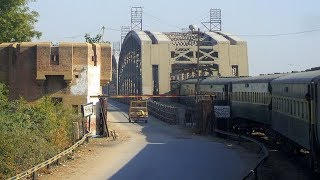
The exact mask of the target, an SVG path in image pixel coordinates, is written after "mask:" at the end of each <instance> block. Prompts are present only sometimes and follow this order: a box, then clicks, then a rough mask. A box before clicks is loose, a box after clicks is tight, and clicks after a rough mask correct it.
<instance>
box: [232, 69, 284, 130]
mask: <svg viewBox="0 0 320 180" xmlns="http://www.w3.org/2000/svg"><path fill="white" fill-rule="evenodd" d="M281 76H284V74H272V75H262V76H256V77H244V78H241V79H237V80H236V81H234V82H233V83H232V98H231V104H232V117H233V118H240V119H245V120H251V122H257V123H261V124H262V125H264V126H269V125H270V124H271V113H270V112H271V109H272V107H271V105H272V104H271V93H272V89H271V85H270V83H271V81H272V80H274V79H276V78H278V77H281Z"/></svg>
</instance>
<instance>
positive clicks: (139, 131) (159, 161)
mask: <svg viewBox="0 0 320 180" xmlns="http://www.w3.org/2000/svg"><path fill="white" fill-rule="evenodd" d="M127 110H128V106H126V105H123V104H120V103H117V102H112V101H111V102H110V103H109V106H108V121H109V123H113V124H116V126H117V127H118V128H119V129H121V131H123V132H125V133H126V134H127V135H128V136H129V137H130V138H129V140H128V141H125V142H122V143H117V144H115V145H113V146H110V147H108V148H106V149H105V150H104V151H103V153H100V154H99V155H98V156H99V157H98V158H97V159H95V160H94V163H90V165H87V166H85V165H79V166H82V168H81V167H80V168H78V169H77V170H74V171H72V173H68V174H67V175H63V176H62V175H61V176H59V177H57V176H52V177H51V178H53V179H54V178H59V179H76V180H78V179H114V180H118V179H121V180H122V179H139V180H141V179H184V180H188V179H201V180H204V179H210V180H212V179H216V180H219V179H228V180H233V179H235V180H238V179H242V177H243V176H244V175H245V174H246V172H248V170H249V169H250V167H252V165H253V164H254V162H255V161H256V160H257V157H256V155H255V154H251V153H249V152H248V151H246V150H245V149H243V148H242V147H239V146H236V145H234V144H231V143H226V142H224V141H222V140H219V139H215V138H208V137H202V136H197V135H192V134H191V133H190V131H186V130H184V129H182V128H179V127H178V126H172V125H168V124H166V123H163V122H161V121H159V120H157V119H155V118H153V117H150V119H149V121H148V123H144V122H140V123H128V119H127V117H128V115H127V113H126V112H128V111H127ZM92 164H93V165H92ZM75 171H76V172H75Z"/></svg>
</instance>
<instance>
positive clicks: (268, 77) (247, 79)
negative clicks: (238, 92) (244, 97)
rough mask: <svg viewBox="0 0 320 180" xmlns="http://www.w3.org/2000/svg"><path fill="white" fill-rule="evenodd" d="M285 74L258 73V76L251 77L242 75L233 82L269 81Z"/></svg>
mask: <svg viewBox="0 0 320 180" xmlns="http://www.w3.org/2000/svg"><path fill="white" fill-rule="evenodd" d="M285 75H286V74H267V75H260V76H252V77H244V78H241V79H238V80H237V81H235V82H234V84H240V83H269V82H271V81H272V80H274V79H276V78H279V77H282V76H285Z"/></svg>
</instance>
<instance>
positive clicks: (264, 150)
mask: <svg viewBox="0 0 320 180" xmlns="http://www.w3.org/2000/svg"><path fill="white" fill-rule="evenodd" d="M214 131H215V132H217V133H220V134H224V135H227V136H231V137H233V138H235V139H237V140H238V141H239V142H240V140H241V139H244V140H247V141H251V142H253V143H255V144H257V145H258V146H259V147H260V149H259V151H258V152H257V154H260V153H261V152H262V153H263V154H264V155H263V156H262V157H261V158H259V160H258V161H257V163H256V165H255V166H254V167H253V168H252V169H251V170H250V171H249V172H247V173H246V175H245V176H244V177H243V180H245V179H249V178H250V177H251V178H254V179H258V173H257V169H258V168H259V166H260V165H261V164H262V163H263V162H264V161H265V160H267V159H268V157H269V151H268V150H267V148H266V147H265V146H264V145H263V143H260V142H258V141H257V140H255V139H252V138H250V137H246V136H243V135H238V134H234V133H230V132H226V131H222V130H218V129H215V130H214Z"/></svg>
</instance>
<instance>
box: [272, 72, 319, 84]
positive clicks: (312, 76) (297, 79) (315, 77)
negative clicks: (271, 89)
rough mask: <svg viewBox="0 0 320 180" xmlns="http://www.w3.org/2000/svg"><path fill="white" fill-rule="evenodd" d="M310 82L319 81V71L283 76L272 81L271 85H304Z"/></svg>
mask: <svg viewBox="0 0 320 180" xmlns="http://www.w3.org/2000/svg"><path fill="white" fill-rule="evenodd" d="M312 81H320V70H317V71H307V72H299V73H291V74H287V75H285V76H282V77H279V78H277V79H275V80H273V81H272V84H280V83H293V84H304V83H310V82H312Z"/></svg>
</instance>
